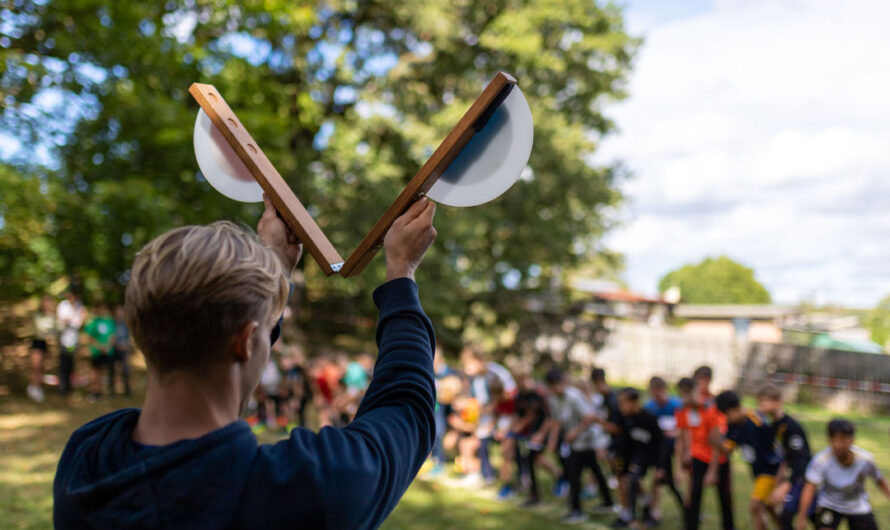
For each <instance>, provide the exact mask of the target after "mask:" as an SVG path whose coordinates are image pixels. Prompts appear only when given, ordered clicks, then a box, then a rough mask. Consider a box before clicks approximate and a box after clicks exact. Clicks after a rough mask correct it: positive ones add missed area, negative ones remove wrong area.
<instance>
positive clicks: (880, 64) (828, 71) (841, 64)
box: [597, 0, 890, 307]
mask: <svg viewBox="0 0 890 530" xmlns="http://www.w3.org/2000/svg"><path fill="white" fill-rule="evenodd" d="M626 12H627V17H628V26H629V28H630V30H631V31H632V32H635V33H636V34H638V35H640V34H642V36H643V37H644V38H645V44H644V45H643V47H642V49H641V51H640V55H639V57H638V59H637V63H636V68H635V71H634V73H633V75H632V78H631V82H630V86H629V90H630V97H629V98H628V99H627V100H626V101H624V102H621V103H618V104H615V105H613V106H611V107H610V108H609V109H608V111H607V112H608V113H609V114H610V116H611V117H612V118H613V119H614V120H615V121H616V122H617V125H618V127H619V129H620V130H619V133H618V134H616V135H614V136H612V137H610V138H608V139H607V140H606V141H605V142H604V143H603V145H602V149H601V150H600V152H599V153H598V155H597V159H598V160H600V161H605V160H612V159H620V160H622V161H623V162H624V163H625V164H626V166H627V167H628V168H629V169H630V170H631V171H632V173H633V178H632V179H630V180H629V181H627V182H626V183H624V184H623V189H624V192H625V194H626V196H627V204H626V205H625V207H624V208H623V209H622V211H621V213H620V218H621V221H622V226H621V228H619V229H618V230H616V231H615V232H613V233H611V234H609V236H607V241H606V243H607V245H608V246H610V247H612V248H614V249H616V250H619V251H621V252H624V253H625V255H626V257H627V265H628V267H627V272H626V275H625V276H626V280H627V281H628V283H629V285H630V287H631V288H633V289H635V290H638V291H642V292H646V293H654V292H655V291H656V288H657V283H658V279H659V278H660V277H661V276H662V275H663V274H664V273H666V272H667V271H669V270H671V269H672V268H675V267H677V266H679V265H682V264H683V263H687V262H691V261H698V260H700V259H702V258H704V257H706V256H709V255H718V254H727V255H729V256H731V257H733V258H735V259H737V260H739V261H741V262H743V263H745V264H746V265H748V266H751V267H754V269H755V271H756V273H757V276H758V278H759V279H760V280H761V281H762V282H763V283H764V284H765V285H766V286H767V288H768V289H769V290H770V292H771V293H772V294H773V297H774V299H775V300H776V301H777V302H779V303H796V302H798V301H800V300H811V301H814V302H816V303H840V304H845V305H850V306H858V307H870V306H873V305H875V304H876V303H877V301H878V300H879V299H880V298H882V297H883V296H885V295H887V294H890V266H888V263H890V97H888V96H887V94H890V53H888V52H887V50H890V32H888V31H887V29H886V28H887V27H890V7H888V4H886V3H884V2H880V1H864V0H863V1H860V0H850V1H845V2H836V1H828V0H714V1H690V2H664V1H657V0H643V1H633V0H630V1H629V3H628V8H627V11H626Z"/></svg>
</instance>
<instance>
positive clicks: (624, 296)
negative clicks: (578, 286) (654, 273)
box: [593, 291, 667, 304]
mask: <svg viewBox="0 0 890 530" xmlns="http://www.w3.org/2000/svg"><path fill="white" fill-rule="evenodd" d="M593 296H594V297H595V298H599V299H601V300H608V301H610V302H633V303H644V304H664V303H667V302H665V301H664V300H662V299H661V298H649V297H647V296H643V295H641V294H637V293H632V292H630V291H608V292H596V293H593Z"/></svg>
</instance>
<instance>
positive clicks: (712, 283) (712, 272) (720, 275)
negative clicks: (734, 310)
mask: <svg viewBox="0 0 890 530" xmlns="http://www.w3.org/2000/svg"><path fill="white" fill-rule="evenodd" d="M671 287H678V288H679V289H680V300H681V301H682V302H683V303H687V304H768V303H770V301H771V298H770V295H769V292H768V291H767V290H766V288H765V287H764V286H763V285H761V284H760V282H758V281H757V279H756V278H755V277H754V270H753V269H751V268H749V267H745V266H744V265H741V264H739V263H737V262H735V261H733V260H731V259H730V258H728V257H726V256H719V257H716V258H706V259H704V260H703V261H701V262H700V263H696V264H689V265H684V266H682V267H680V268H679V269H676V270H673V271H671V272H669V273H667V274H666V275H664V277H663V278H662V279H661V281H660V282H659V283H658V289H659V290H660V291H661V292H665V291H666V290H668V289H670V288H671Z"/></svg>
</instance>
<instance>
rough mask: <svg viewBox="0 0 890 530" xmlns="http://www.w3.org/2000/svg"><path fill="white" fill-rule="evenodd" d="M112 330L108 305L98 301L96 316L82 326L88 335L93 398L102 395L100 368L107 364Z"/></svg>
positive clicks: (111, 344)
mask: <svg viewBox="0 0 890 530" xmlns="http://www.w3.org/2000/svg"><path fill="white" fill-rule="evenodd" d="M114 330H115V323H114V319H113V318H111V312H110V311H109V310H108V305H107V304H105V303H100V304H99V305H98V306H96V316H95V317H94V318H93V319H92V320H90V321H89V322H87V325H86V326H85V327H84V328H83V331H84V333H86V334H87V336H88V337H89V341H88V344H89V346H90V365H91V366H92V374H91V377H90V394H91V395H92V397H93V398H94V399H95V398H98V397H99V396H100V395H102V392H101V389H102V384H101V381H102V369H103V368H106V367H107V366H108V360H109V359H110V357H109V355H110V353H111V347H112V346H113V345H114Z"/></svg>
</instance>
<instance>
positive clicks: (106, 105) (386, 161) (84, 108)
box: [0, 0, 638, 339]
mask: <svg viewBox="0 0 890 530" xmlns="http://www.w3.org/2000/svg"><path fill="white" fill-rule="evenodd" d="M7 6H8V7H7V8H6V9H5V10H3V11H2V14H0V16H2V19H3V20H2V22H3V23H2V24H0V28H4V29H2V30H0V31H2V32H4V33H0V61H2V63H3V64H4V65H5V69H4V71H3V74H2V77H0V89H2V91H3V99H2V104H3V105H4V107H5V109H4V113H3V117H2V122H0V123H2V127H3V128H4V130H9V131H14V132H15V134H16V136H17V137H18V138H19V139H20V140H21V141H22V142H24V143H25V146H26V148H25V149H24V150H23V152H27V153H33V152H35V151H36V150H37V148H38V147H39V146H41V145H47V144H51V145H55V146H57V147H56V151H55V156H54V157H53V160H57V161H58V163H57V167H51V168H50V169H51V171H50V172H49V177H48V178H49V179H50V180H51V181H52V183H53V186H52V190H54V193H55V195H54V196H53V197H52V199H53V200H54V201H55V202H56V203H57V204H56V207H55V208H56V212H55V222H54V223H52V226H51V231H50V237H51V238H52V239H53V241H54V242H55V245H56V248H57V249H58V252H59V254H60V256H61V258H62V260H63V263H64V270H65V271H66V272H69V273H71V272H77V273H79V274H81V275H84V276H85V277H89V278H94V279H95V280H96V281H97V282H98V281H104V282H106V283H104V284H102V286H103V288H104V289H118V290H119V289H120V286H121V285H122V282H123V281H125V279H126V271H127V267H128V265H129V263H130V261H131V260H132V256H133V253H134V252H135V250H136V249H138V248H139V247H140V246H141V245H142V244H144V243H145V242H146V241H148V240H149V239H150V238H152V237H153V236H155V235H157V234H158V233H160V232H161V231H163V230H165V229H167V228H170V227H172V226H175V225H179V224H183V223H206V222H209V221H212V220H215V219H220V218H231V219H238V220H242V221H243V222H245V223H248V224H253V223H254V222H255V219H256V218H257V217H258V215H259V213H260V209H259V207H258V206H257V205H243V204H239V203H235V202H233V201H229V200H227V199H225V198H223V197H221V196H220V195H218V194H217V193H216V192H215V191H214V190H213V189H212V188H211V187H210V186H208V185H207V183H206V182H203V181H202V180H201V179H200V177H199V176H198V175H196V169H197V166H196V163H195V161H194V155H193V152H192V145H191V134H192V127H193V123H194V117H195V113H196V111H197V106H196V104H195V103H194V102H193V101H192V100H191V98H190V96H189V95H188V93H187V89H188V86H189V85H190V84H191V83H192V82H195V81H201V82H206V83H212V84H214V85H216V87H217V88H218V89H219V90H220V91H221V93H222V94H223V95H224V96H225V97H226V99H227V100H228V102H229V104H230V105H231V106H232V108H233V109H234V110H235V111H236V112H237V113H238V115H239V117H240V118H241V120H242V122H244V123H245V125H246V126H247V127H248V128H249V129H250V131H251V132H252V134H253V136H254V138H256V139H257V141H258V142H259V143H260V144H261V146H262V147H263V149H264V151H265V152H266V154H267V155H268V156H269V158H270V159H271V160H272V161H273V162H274V163H275V164H276V166H277V168H278V169H279V171H280V172H281V173H282V175H283V176H284V178H285V179H286V180H287V181H288V182H289V183H290V185H291V186H292V187H293V188H294V190H295V191H296V193H297V195H298V196H299V197H300V198H301V200H302V201H303V202H304V203H305V204H307V205H308V208H309V210H310V212H312V213H313V214H314V215H315V217H316V219H317V220H318V222H319V224H320V225H321V226H322V228H323V229H324V230H325V231H326V233H327V234H328V235H329V237H330V238H331V240H332V242H333V243H334V245H335V247H336V248H338V249H340V251H341V253H342V254H344V257H345V255H347V254H348V253H349V252H350V251H351V250H352V249H353V248H354V247H355V246H356V245H357V244H358V242H359V241H360V240H361V238H362V236H363V235H364V234H365V232H366V231H367V230H368V229H369V228H370V227H371V226H372V224H373V223H374V222H375V221H376V220H377V218H378V217H379V216H380V215H381V214H382V213H383V211H384V210H385V208H386V207H387V206H388V204H389V203H390V202H391V201H392V199H393V198H395V196H396V194H397V193H398V191H399V190H400V189H401V187H402V186H403V185H404V183H405V182H407V180H408V179H409V178H410V177H411V176H412V175H413V174H414V172H415V171H416V170H417V169H418V168H419V167H420V166H421V165H422V163H423V162H424V161H425V159H426V158H427V157H428V156H429V154H430V153H431V150H432V149H433V148H435V146H436V144H437V143H438V142H439V141H440V140H441V139H442V138H443V137H444V135H445V134H446V133H447V131H448V130H449V129H450V128H451V127H452V126H453V124H454V123H456V121H457V118H458V117H459V116H460V115H461V114H462V113H463V112H464V110H465V109H466V108H467V107H468V105H469V104H470V102H472V100H473V99H474V98H475V97H476V95H477V94H478V93H479V91H480V89H481V88H482V87H483V86H484V84H485V83H486V82H487V80H488V79H490V78H491V76H492V75H493V74H494V72H495V71H497V70H506V71H508V72H510V73H512V74H513V75H515V76H516V78H517V79H518V80H519V84H520V87H521V88H522V89H523V91H524V92H525V94H526V96H527V97H528V98H529V101H530V105H531V107H532V112H533V114H534V117H535V145H534V150H533V153H532V156H531V160H530V163H529V168H528V170H527V172H526V175H525V178H524V179H523V180H522V181H521V182H519V183H518V184H517V185H516V186H515V187H514V189H512V190H511V191H510V192H509V193H507V194H506V195H505V196H503V197H502V198H500V199H498V200H497V201H495V202H493V203H491V204H488V205H485V206H484V207H479V208H472V209H453V208H440V210H439V213H438V214H437V220H436V223H437V228H438V230H439V241H438V242H437V244H436V246H435V249H434V251H433V252H432V253H431V255H430V256H429V258H428V260H427V263H426V264H425V266H424V268H423V269H422V272H421V276H420V278H419V279H420V280H421V281H422V282H423V285H424V288H423V296H424V302H425V306H426V307H427V308H428V310H429V312H430V313H431V315H432V316H433V317H434V320H435V321H436V322H437V325H438V327H439V331H440V334H442V336H443V337H445V338H446V339H448V338H449V337H450V338H451V339H455V338H456V337H458V336H459V335H460V333H462V332H463V330H464V329H465V328H466V326H468V325H470V324H472V322H473V321H474V319H477V318H478V317H477V315H480V314H486V315H490V314H494V315H496V319H495V321H494V322H493V323H492V324H491V325H492V326H494V325H497V324H504V323H507V322H510V321H513V320H515V318H516V315H517V313H518V310H519V307H520V304H519V303H517V299H518V297H519V296H521V293H522V292H523V291H526V290H534V289H539V288H542V287H543V286H547V285H550V282H549V278H550V277H552V276H554V275H556V274H560V271H562V270H565V269H566V268H569V267H573V266H577V265H578V264H582V263H585V262H586V261H588V260H589V259H591V258H592V257H595V256H596V254H597V250H596V246H595V245H596V244H597V243H598V241H599V239H600V236H601V234H602V233H603V232H604V231H605V230H606V229H607V228H608V227H609V225H610V219H608V218H607V217H606V216H605V215H604V214H603V212H604V211H607V210H608V209H609V208H608V207H611V206H614V205H616V204H617V203H618V201H619V200H620V195H619V193H618V192H617V191H616V188H615V181H616V179H617V178H619V177H620V171H618V168H616V167H596V166H592V165H591V164H590V163H589V162H588V160H589V159H590V154H591V153H593V152H594V150H595V148H596V145H597V142H598V140H599V139H600V138H601V137H602V136H603V135H605V134H607V133H608V132H609V131H610V130H611V129H612V124H611V122H610V121H609V119H608V118H607V117H606V115H605V114H604V113H603V108H604V107H605V106H606V105H607V104H608V103H609V102H610V101H613V100H616V99H619V98H622V97H624V85H625V81H626V77H627V74H628V71H629V68H630V64H631V60H632V56H633V52H634V50H635V48H636V46H637V44H638V42H637V41H636V40H635V39H633V38H631V37H629V36H628V35H627V34H626V33H625V31H624V27H623V20H622V14H621V11H620V9H619V8H617V7H615V6H614V5H612V4H611V3H610V4H607V5H598V4H596V3H594V2H591V1H590V0H558V1H557V0H546V1H540V0H536V1H531V0H524V1H520V0H474V1H469V0H454V1H452V2H440V1H433V0H428V1H416V0H410V1H408V0H388V1H379V0H378V1H375V0H368V1H355V0H328V1H322V2H317V1H307V0H302V1H293V0H288V1H282V0H246V1H239V2H235V1H227V0H182V1H168V2H111V1H98V0H43V1H27V0H18V1H16V2H7ZM41 98H42V100H41ZM36 103H41V104H36ZM66 124H73V125H66ZM15 162H16V164H17V165H18V167H19V168H20V169H22V170H27V169H29V168H30V167H31V166H32V165H33V163H34V160H33V157H31V159H27V160H21V159H19V160H16V161H15ZM37 162H38V163H39V162H40V160H39V159H38V160H37ZM305 278H306V281H305V292H304V293H301V295H302V296H304V297H305V300H307V301H308V302H309V304H308V310H307V311H305V312H303V313H301V315H302V316H301V318H310V317H312V318H314V320H315V322H316V323H317V325H316V326H315V327H314V328H315V329H322V330H326V331H328V330H331V329H336V328H338V326H339V327H344V326H342V325H341V324H340V323H354V322H358V321H362V320H361V319H360V318H358V317H363V316H368V315H371V314H373V311H372V308H371V307H370V304H369V302H368V296H367V293H368V291H369V289H370V288H372V287H373V286H374V285H376V284H377V283H379V282H380V281H381V280H382V279H383V270H382V267H381V266H380V265H379V262H378V264H377V266H373V265H372V266H371V267H369V269H368V270H367V271H366V272H365V273H364V274H363V275H362V276H361V277H359V278H357V279H350V280H344V279H341V278H329V279H326V278H323V277H322V276H321V274H320V271H319V270H318V268H317V267H315V265H314V264H308V265H305ZM334 316H335V317H334ZM486 318H488V317H486ZM350 326H351V324H350V325H348V326H345V327H350Z"/></svg>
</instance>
